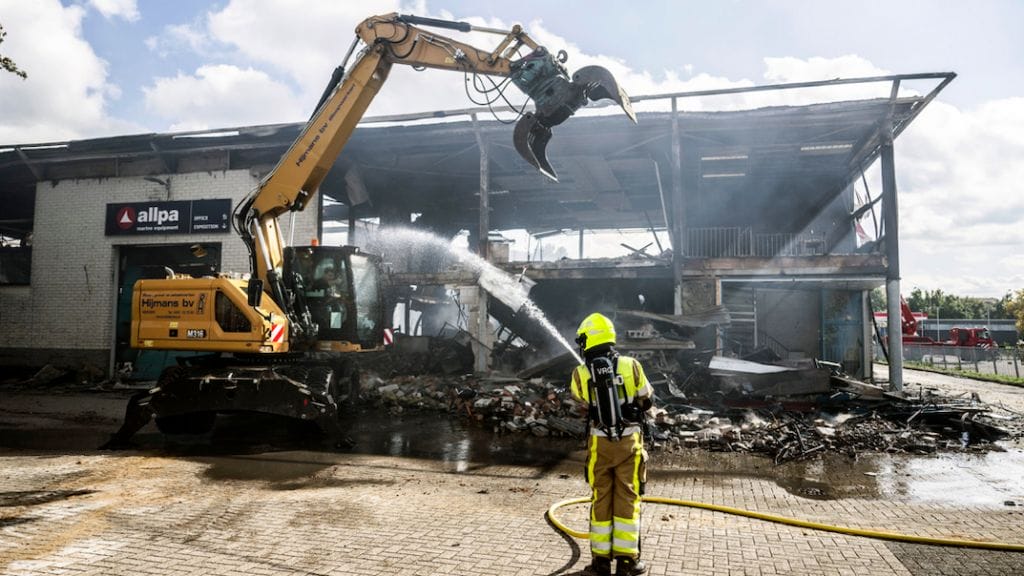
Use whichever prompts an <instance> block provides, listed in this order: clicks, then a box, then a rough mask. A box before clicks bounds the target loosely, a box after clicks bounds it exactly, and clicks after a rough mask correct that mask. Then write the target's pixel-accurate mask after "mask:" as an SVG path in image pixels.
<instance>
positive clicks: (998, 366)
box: [875, 344, 1024, 378]
mask: <svg viewBox="0 0 1024 576" xmlns="http://www.w3.org/2000/svg"><path fill="white" fill-rule="evenodd" d="M875 350H876V356H879V355H880V354H881V351H880V350H879V349H878V347H877V346H876V347H875ZM903 359H904V360H905V361H907V362H912V363H918V364H924V365H926V366H931V367H934V368H938V369H941V370H951V371H960V372H976V373H978V374H995V375H999V376H1008V377H1012V378H1020V377H1021V374H1022V373H1024V365H1022V364H1024V361H1022V351H1021V350H1020V349H1017V348H969V347H963V346H919V345H914V344H907V345H905V346H903Z"/></svg>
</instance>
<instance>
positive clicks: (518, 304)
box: [368, 227, 583, 364]
mask: <svg viewBox="0 0 1024 576" xmlns="http://www.w3.org/2000/svg"><path fill="white" fill-rule="evenodd" d="M368 249H369V250H370V251H371V252H375V253H377V254H380V255H381V256H383V257H384V259H385V260H386V261H391V262H395V261H396V260H397V259H399V258H401V259H402V260H403V261H404V262H405V263H406V264H407V266H406V267H407V268H408V269H410V270H414V269H415V270H416V271H423V269H422V268H423V267H424V265H428V266H429V265H430V264H433V265H434V266H431V267H433V268H437V269H438V271H440V269H441V268H443V267H445V266H446V264H449V263H444V262H439V261H437V254H438V252H439V251H440V252H441V253H443V254H447V255H450V256H454V257H455V259H456V260H457V261H458V262H461V263H462V264H463V265H464V266H466V267H467V268H469V269H470V270H472V271H473V272H475V273H476V274H478V279H477V282H478V284H479V285H480V286H481V287H482V288H483V289H484V290H486V291H487V292H488V293H489V294H491V295H492V296H494V297H495V298H497V299H498V300H500V301H502V302H504V303H505V304H507V305H508V306H509V307H510V308H512V309H513V310H515V311H516V314H520V313H526V315H527V316H529V317H530V318H531V319H532V320H533V321H535V322H537V324H539V325H540V326H541V327H542V328H544V330H546V331H547V332H548V333H549V334H550V335H551V337H552V338H554V339H555V341H556V342H558V343H559V344H560V345H561V346H562V347H563V348H565V349H566V350H568V351H569V353H570V354H572V356H573V358H574V359H575V360H576V362H577V363H579V364H583V360H582V359H581V358H580V356H579V354H578V353H577V352H576V350H575V349H574V348H573V347H572V345H570V344H569V342H568V341H567V340H566V339H565V338H564V337H562V335H561V334H560V333H559V332H558V329H556V328H555V326H554V325H553V324H552V323H551V321H550V320H548V318H547V316H546V315H545V314H544V311H543V310H541V309H540V308H539V307H538V306H537V304H536V303H534V302H533V300H530V296H529V294H528V293H527V291H526V289H525V288H524V286H523V285H522V283H520V281H519V280H518V279H517V278H516V277H514V276H512V275H510V274H508V273H506V272H505V271H503V270H501V269H500V268H498V267H496V266H494V265H493V264H491V263H490V262H488V261H486V260H484V259H483V258H481V257H480V256H478V255H476V254H473V253H472V252H470V251H469V250H467V249H466V248H464V247H461V246H455V245H453V244H452V243H451V242H450V241H448V240H446V239H444V238H442V237H440V236H437V235H435V234H431V233H430V232H426V231H423V230H415V229H412V228H403V227H388V228H380V229H378V230H377V234H376V235H375V237H374V238H373V239H371V240H370V242H369V246H368Z"/></svg>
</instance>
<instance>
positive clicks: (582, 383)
mask: <svg viewBox="0 0 1024 576" xmlns="http://www.w3.org/2000/svg"><path fill="white" fill-rule="evenodd" d="M615 371H616V373H617V374H618V375H619V376H621V377H622V384H623V388H625V390H626V398H620V400H621V401H622V403H624V404H630V403H632V402H633V401H634V400H635V399H637V398H650V397H651V396H652V395H653V394H654V390H653V389H652V388H651V384H650V382H648V381H647V376H646V375H645V374H644V368H643V366H641V365H640V362H639V361H637V360H636V359H634V358H630V357H629V356H619V360H618V363H617V366H616V370H615ZM570 389H571V390H572V395H573V397H575V398H576V399H578V400H580V401H582V402H583V403H585V404H587V405H588V406H589V405H590V370H588V369H587V367H586V366H577V367H576V369H575V370H573V372H572V382H571V383H570ZM640 431H641V430H640V426H639V423H637V425H635V426H629V427H626V428H625V429H623V431H622V434H623V436H625V435H629V434H632V433H633V432H640ZM590 433H591V434H593V435H595V436H607V435H606V434H605V433H604V431H603V430H600V429H599V428H597V427H595V426H591V427H590Z"/></svg>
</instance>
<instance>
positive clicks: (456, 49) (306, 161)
mask: <svg viewBox="0 0 1024 576" xmlns="http://www.w3.org/2000/svg"><path fill="white" fill-rule="evenodd" d="M420 26H431V27H440V28H448V29H454V30H458V31H462V32H473V31H475V32H486V33H493V34H498V35H501V36H502V39H501V41H500V42H499V43H498V45H497V46H496V47H495V48H494V49H492V50H490V51H486V50H481V49H479V48H476V47H474V46H471V45H469V44H466V43H463V42H459V41H457V40H453V39H451V38H448V37H445V36H443V35H440V34H436V33H434V32H430V31H427V30H424V29H423V28H421V27H420ZM356 37H357V38H356V41H355V42H354V43H353V46H352V49H350V50H349V55H351V54H352V52H353V51H354V49H355V48H356V46H357V45H358V44H359V43H360V42H361V43H362V44H363V46H364V47H363V49H362V50H361V51H360V53H359V55H358V57H357V58H356V60H355V62H354V64H353V65H352V67H351V68H350V69H348V70H347V71H346V70H344V62H343V63H342V66H340V67H339V68H338V69H337V70H335V74H334V76H333V78H332V81H331V83H330V84H329V85H328V87H327V89H325V91H324V95H323V97H322V98H321V101H320V104H319V105H318V107H317V110H316V112H315V113H314V114H313V116H312V118H311V119H310V121H309V122H308V123H307V124H306V126H305V128H304V129H303V131H302V133H301V135H300V136H299V137H298V138H297V139H296V140H295V142H294V143H293V144H292V145H291V147H290V148H289V149H288V151H287V153H285V155H284V156H283V157H282V158H281V160H280V161H279V163H278V165H277V166H276V167H275V168H274V169H273V170H272V171H271V172H270V173H269V174H268V175H267V176H266V177H265V178H264V179H263V180H262V182H261V183H260V185H259V186H258V188H257V189H256V190H255V191H254V192H253V193H252V194H251V195H250V196H249V197H248V198H247V199H246V201H245V202H243V203H242V204H241V205H240V206H239V208H238V210H236V212H235V226H236V230H237V231H238V232H239V234H240V235H241V236H242V238H243V239H244V240H245V242H246V244H247V245H248V246H249V250H250V256H251V260H252V262H251V265H252V266H251V269H252V270H253V271H254V273H255V274H254V281H253V282H251V283H250V286H249V301H250V304H251V305H258V303H259V300H260V297H261V294H262V293H263V291H264V289H266V290H268V291H269V292H270V295H271V297H272V298H273V300H274V301H275V302H276V303H277V304H278V305H280V306H281V307H282V309H284V310H286V313H288V314H289V316H293V314H292V312H294V310H293V306H292V305H291V304H290V303H289V302H288V296H287V294H286V291H285V288H284V285H283V283H282V279H281V278H280V277H279V274H280V270H281V265H282V261H283V254H284V242H283V240H282V238H281V232H280V230H279V228H278V223H277V218H278V216H280V215H281V214H284V213H285V212H288V211H297V210H302V209H304V208H305V207H306V205H307V204H308V203H309V202H310V200H311V199H312V197H313V195H314V194H315V193H316V192H317V189H318V188H319V187H320V184H321V183H322V182H323V179H324V178H325V177H326V175H327V172H328V171H329V170H330V168H331V166H332V165H333V164H334V161H335V159H336V158H337V157H338V155H339V154H340V153H341V150H342V148H343V147H344V145H345V143H346V142H347V141H348V140H349V138H350V137H351V135H352V132H353V131H354V130H355V127H356V125H357V124H358V122H359V120H360V119H361V118H362V117H363V114H364V113H365V112H366V109H367V108H368V107H369V106H370V103H371V102H372V101H373V99H374V97H375V96H376V95H377V92H378V91H379V90H380V88H381V86H382V85H383V84H384V82H385V81H386V80H387V77H388V73H389V72H390V69H391V66H392V65H394V64H405V65H409V66H413V67H416V68H437V69H442V70H451V71H457V72H463V73H466V74H483V75H488V76H497V77H504V78H509V79H510V80H511V81H512V83H514V84H515V85H516V86H517V87H518V88H520V89H521V90H522V91H523V92H525V93H526V94H527V96H529V98H530V99H531V100H532V101H533V102H534V105H535V110H534V111H533V112H530V113H527V114H524V115H523V116H522V118H521V119H520V120H519V122H518V124H517V126H516V128H515V131H514V145H515V148H516V150H517V151H518V152H519V153H520V154H521V155H522V156H523V158H524V159H525V160H526V161H527V162H529V163H530V164H531V165H533V166H534V167H536V168H538V169H539V170H540V171H541V172H542V173H544V174H545V175H546V176H548V177H550V178H552V179H557V178H556V176H555V172H554V169H553V168H552V167H551V164H550V163H549V162H548V160H547V157H546V148H547V143H548V141H549V140H550V138H551V128H552V127H553V126H556V125H558V124H560V123H561V122H563V121H565V120H566V119H567V118H569V117H570V116H572V115H573V114H574V113H575V112H576V111H577V110H578V109H579V108H580V107H582V106H583V105H585V104H586V103H587V101H588V100H598V99H611V100H613V101H615V102H617V103H618V104H619V105H620V106H621V107H622V109H623V110H624V111H625V112H626V114H627V115H628V116H629V118H630V119H631V120H632V121H633V122H636V116H635V114H634V113H633V110H632V108H631V105H630V101H629V97H628V96H627V95H626V94H625V92H623V91H622V90H621V88H619V86H618V84H617V83H616V81H615V79H614V78H613V77H612V75H611V74H610V73H609V72H608V71H607V70H605V69H604V68H601V67H599V66H588V67H585V68H582V69H580V70H579V71H578V72H577V73H576V74H575V75H574V76H573V77H572V79H571V80H570V78H569V75H568V72H567V71H566V69H565V67H564V66H563V63H564V61H565V59H566V57H565V54H564V52H562V53H560V54H559V55H558V56H555V55H552V54H551V53H550V52H548V51H547V50H546V49H545V48H544V47H542V46H539V45H538V44H537V43H536V42H534V41H533V39H531V38H530V37H529V36H528V35H527V34H526V33H525V32H523V30H522V29H521V27H520V26H518V25H516V26H514V27H513V28H512V29H511V30H508V31H504V30H496V29H492V28H482V27H476V26H472V25H470V24H468V23H464V22H449V21H445V20H436V19H432V18H421V17H416V16H406V15H399V14H394V13H393V14H387V15H383V16H373V17H371V18H367V19H366V20H364V21H363V22H362V23H360V24H359V26H358V27H357V28H356ZM524 49H528V50H529V52H528V53H527V54H526V55H524V56H522V57H520V58H515V57H516V56H517V55H518V54H519V53H520V52H521V51H523V50H524ZM347 59H348V56H346V60H347ZM264 284H266V287H265V288H264ZM290 320H291V324H292V330H291V332H292V337H293V338H294V337H297V336H301V332H302V330H303V328H302V325H306V324H309V322H308V319H305V320H304V319H302V318H296V317H290Z"/></svg>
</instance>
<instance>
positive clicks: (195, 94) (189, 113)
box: [143, 64, 302, 131]
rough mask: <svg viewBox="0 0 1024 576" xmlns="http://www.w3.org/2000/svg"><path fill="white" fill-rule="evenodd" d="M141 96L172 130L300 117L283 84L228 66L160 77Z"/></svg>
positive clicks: (202, 128) (264, 122) (217, 66)
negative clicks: (191, 73) (165, 120)
mask: <svg viewBox="0 0 1024 576" xmlns="http://www.w3.org/2000/svg"><path fill="white" fill-rule="evenodd" d="M143 92H144V93H145V99H146V108H147V109H148V110H150V111H152V112H153V113H154V114H156V115H158V116H161V117H164V118H168V119H169V120H170V122H171V124H170V130H172V131H180V130H206V129H212V128H223V127H232V126H242V125H256V124H273V123H278V122H291V121H294V120H295V119H296V117H297V116H299V115H301V114H302V111H301V109H300V108H299V107H298V106H297V104H296V98H295V95H294V94H292V93H291V90H289V88H288V87H287V86H285V85H283V84H281V83H280V82H276V81H274V80H273V79H271V78H270V77H269V76H267V74H266V73H264V72H261V71H259V70H254V69H252V68H238V67H236V66H231V65H227V64H220V65H210V66H202V67H200V68H199V69H198V70H196V73H195V74H194V75H188V74H181V73H179V74H178V75H177V76H175V77H173V78H158V79H157V80H156V82H155V83H154V85H153V86H151V87H148V88H144V89H143Z"/></svg>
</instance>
